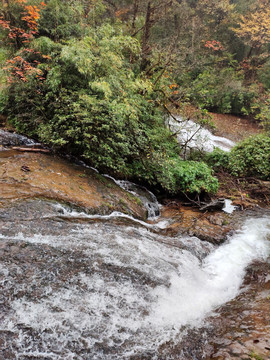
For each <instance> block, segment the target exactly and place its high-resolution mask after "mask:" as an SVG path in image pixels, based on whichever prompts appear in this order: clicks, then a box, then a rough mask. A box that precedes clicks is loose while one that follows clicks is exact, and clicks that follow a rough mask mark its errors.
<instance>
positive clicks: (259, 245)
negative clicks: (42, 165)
mask: <svg viewBox="0 0 270 360" xmlns="http://www.w3.org/2000/svg"><path fill="white" fill-rule="evenodd" d="M26 207H27V213H26V211H25V209H26ZM118 215H119V214H114V216H107V217H102V216H91V215H87V214H84V213H80V212H76V211H74V210H73V211H72V210H68V209H67V208H63V206H61V205H60V204H58V205H57V204H56V205H55V204H51V203H49V202H45V201H41V200H40V201H29V202H28V203H27V205H24V204H17V205H14V207H13V208H10V209H5V210H1V211H0V228H1V236H0V238H1V251H2V252H3V256H2V262H1V272H2V275H3V278H2V281H1V285H2V287H3V295H4V296H3V299H2V305H1V306H2V317H1V327H0V331H1V339H2V344H4V347H3V348H4V350H5V353H4V354H5V357H4V358H5V359H29V358H31V359H52V360H54V359H58V360H59V359H63V360H64V359H65V360H66V359H83V360H85V359H102V360H103V359H105V360H106V359H110V360H113V359H117V360H120V359H135V358H136V359H139V358H140V359H161V358H162V357H159V355H158V354H159V350H160V348H161V347H162V346H165V345H166V343H167V342H174V343H177V342H178V341H179V340H180V339H181V338H182V337H183V336H184V335H185V332H186V330H187V329H188V328H190V327H194V326H195V327H196V326H200V325H201V324H202V322H203V319H204V318H205V317H206V316H208V315H209V314H210V313H211V312H212V311H214V310H215V309H216V308H217V307H218V306H220V305H221V304H223V303H224V302H227V301H229V300H230V299H232V298H233V297H235V296H236V295H237V293H238V292H239V289H240V286H241V283H242V280H243V277H244V274H245V268H246V266H248V265H249V264H250V263H251V262H252V261H253V260H256V259H265V258H266V257H267V256H268V254H269V250H270V243H269V240H268V238H269V235H270V227H269V217H268V218H267V217H265V218H261V219H248V220H247V222H246V223H245V224H244V226H243V228H242V230H240V231H238V232H237V233H236V234H235V235H233V236H232V237H230V238H229V239H228V240H227V242H226V243H225V244H224V245H222V246H220V247H219V248H215V247H214V246H213V245H210V244H208V243H205V242H201V241H200V240H199V239H197V238H196V237H180V236H179V237H174V238H170V237H165V236H163V235H161V234H159V233H158V231H156V229H157V227H156V228H155V231H154V232H153V231H152V230H151V227H149V224H146V223H143V222H140V223H139V222H138V221H133V220H132V218H130V217H128V219H127V220H128V222H125V221H126V219H125V218H124V217H123V216H122V215H121V216H118ZM14 218H15V219H16V222H14ZM41 220H42V221H41ZM5 254H8V256H5ZM27 259H28V260H27ZM29 259H31V262H30V263H29V262H27V261H29ZM172 359H174V358H173V357H172Z"/></svg>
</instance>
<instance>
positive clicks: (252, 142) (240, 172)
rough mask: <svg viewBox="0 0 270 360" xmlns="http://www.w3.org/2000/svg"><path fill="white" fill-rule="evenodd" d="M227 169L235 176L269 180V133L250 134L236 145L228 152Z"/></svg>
mask: <svg viewBox="0 0 270 360" xmlns="http://www.w3.org/2000/svg"><path fill="white" fill-rule="evenodd" d="M229 169H230V171H231V173H232V174H233V175H236V176H255V177H258V178H260V179H263V180H269V179H270V137H269V135H267V134H260V135H257V136H252V137H250V138H248V139H246V140H244V141H242V142H241V143H239V144H238V145H236V146H235V147H234V148H233V149H232V151H231V153H230V161H229Z"/></svg>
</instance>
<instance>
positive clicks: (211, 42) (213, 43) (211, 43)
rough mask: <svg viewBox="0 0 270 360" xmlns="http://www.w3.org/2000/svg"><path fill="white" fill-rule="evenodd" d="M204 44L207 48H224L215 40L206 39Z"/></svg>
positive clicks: (215, 49) (216, 49)
mask: <svg viewBox="0 0 270 360" xmlns="http://www.w3.org/2000/svg"><path fill="white" fill-rule="evenodd" d="M204 46H205V47H206V48H208V49H212V50H214V51H218V50H224V47H223V46H222V45H221V43H220V42H219V41H217V40H208V41H206V42H205V44H204Z"/></svg>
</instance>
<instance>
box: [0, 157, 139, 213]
mask: <svg viewBox="0 0 270 360" xmlns="http://www.w3.org/2000/svg"><path fill="white" fill-rule="evenodd" d="M34 197H46V198H50V199H55V200H60V201H61V200H62V201H65V202H69V203H72V204H76V205H78V206H81V207H83V208H85V209H87V210H89V211H91V212H92V213H101V214H109V213H111V212H112V211H122V212H124V213H127V214H130V215H133V216H135V217H138V218H145V216H146V209H144V208H143V207H142V206H141V203H140V201H138V199H137V198H136V197H135V196H134V195H132V194H130V193H128V192H126V191H124V190H123V189H121V188H120V187H119V186H118V185H116V184H115V183H114V182H113V181H112V180H110V179H108V178H105V177H103V176H102V175H99V174H98V173H96V172H95V171H93V170H91V169H88V168H85V167H83V166H79V165H74V164H71V163H69V162H68V161H67V160H65V159H62V158H60V157H56V156H52V155H47V154H41V153H27V152H18V151H15V150H6V151H2V152H0V206H1V205H2V206H8V205H9V204H10V203H12V202H14V201H18V200H23V199H29V198H34Z"/></svg>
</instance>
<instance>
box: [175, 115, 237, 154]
mask: <svg viewBox="0 0 270 360" xmlns="http://www.w3.org/2000/svg"><path fill="white" fill-rule="evenodd" d="M168 124H169V126H170V129H171V130H172V131H173V132H175V133H177V134H178V135H177V139H178V142H179V144H180V146H182V145H183V144H186V146H187V148H188V149H192V148H195V149H198V150H201V151H207V152H211V151H213V150H214V148H215V147H217V148H219V149H221V150H224V151H230V150H231V148H232V147H233V146H234V145H235V143H234V142H233V141H231V140H229V139H227V138H224V137H221V136H215V135H213V134H212V133H211V132H210V131H209V130H207V129H205V128H203V127H200V125H198V124H196V123H195V122H194V121H192V120H184V119H182V118H181V117H180V116H177V117H174V118H172V117H171V118H170V119H169V120H168Z"/></svg>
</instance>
